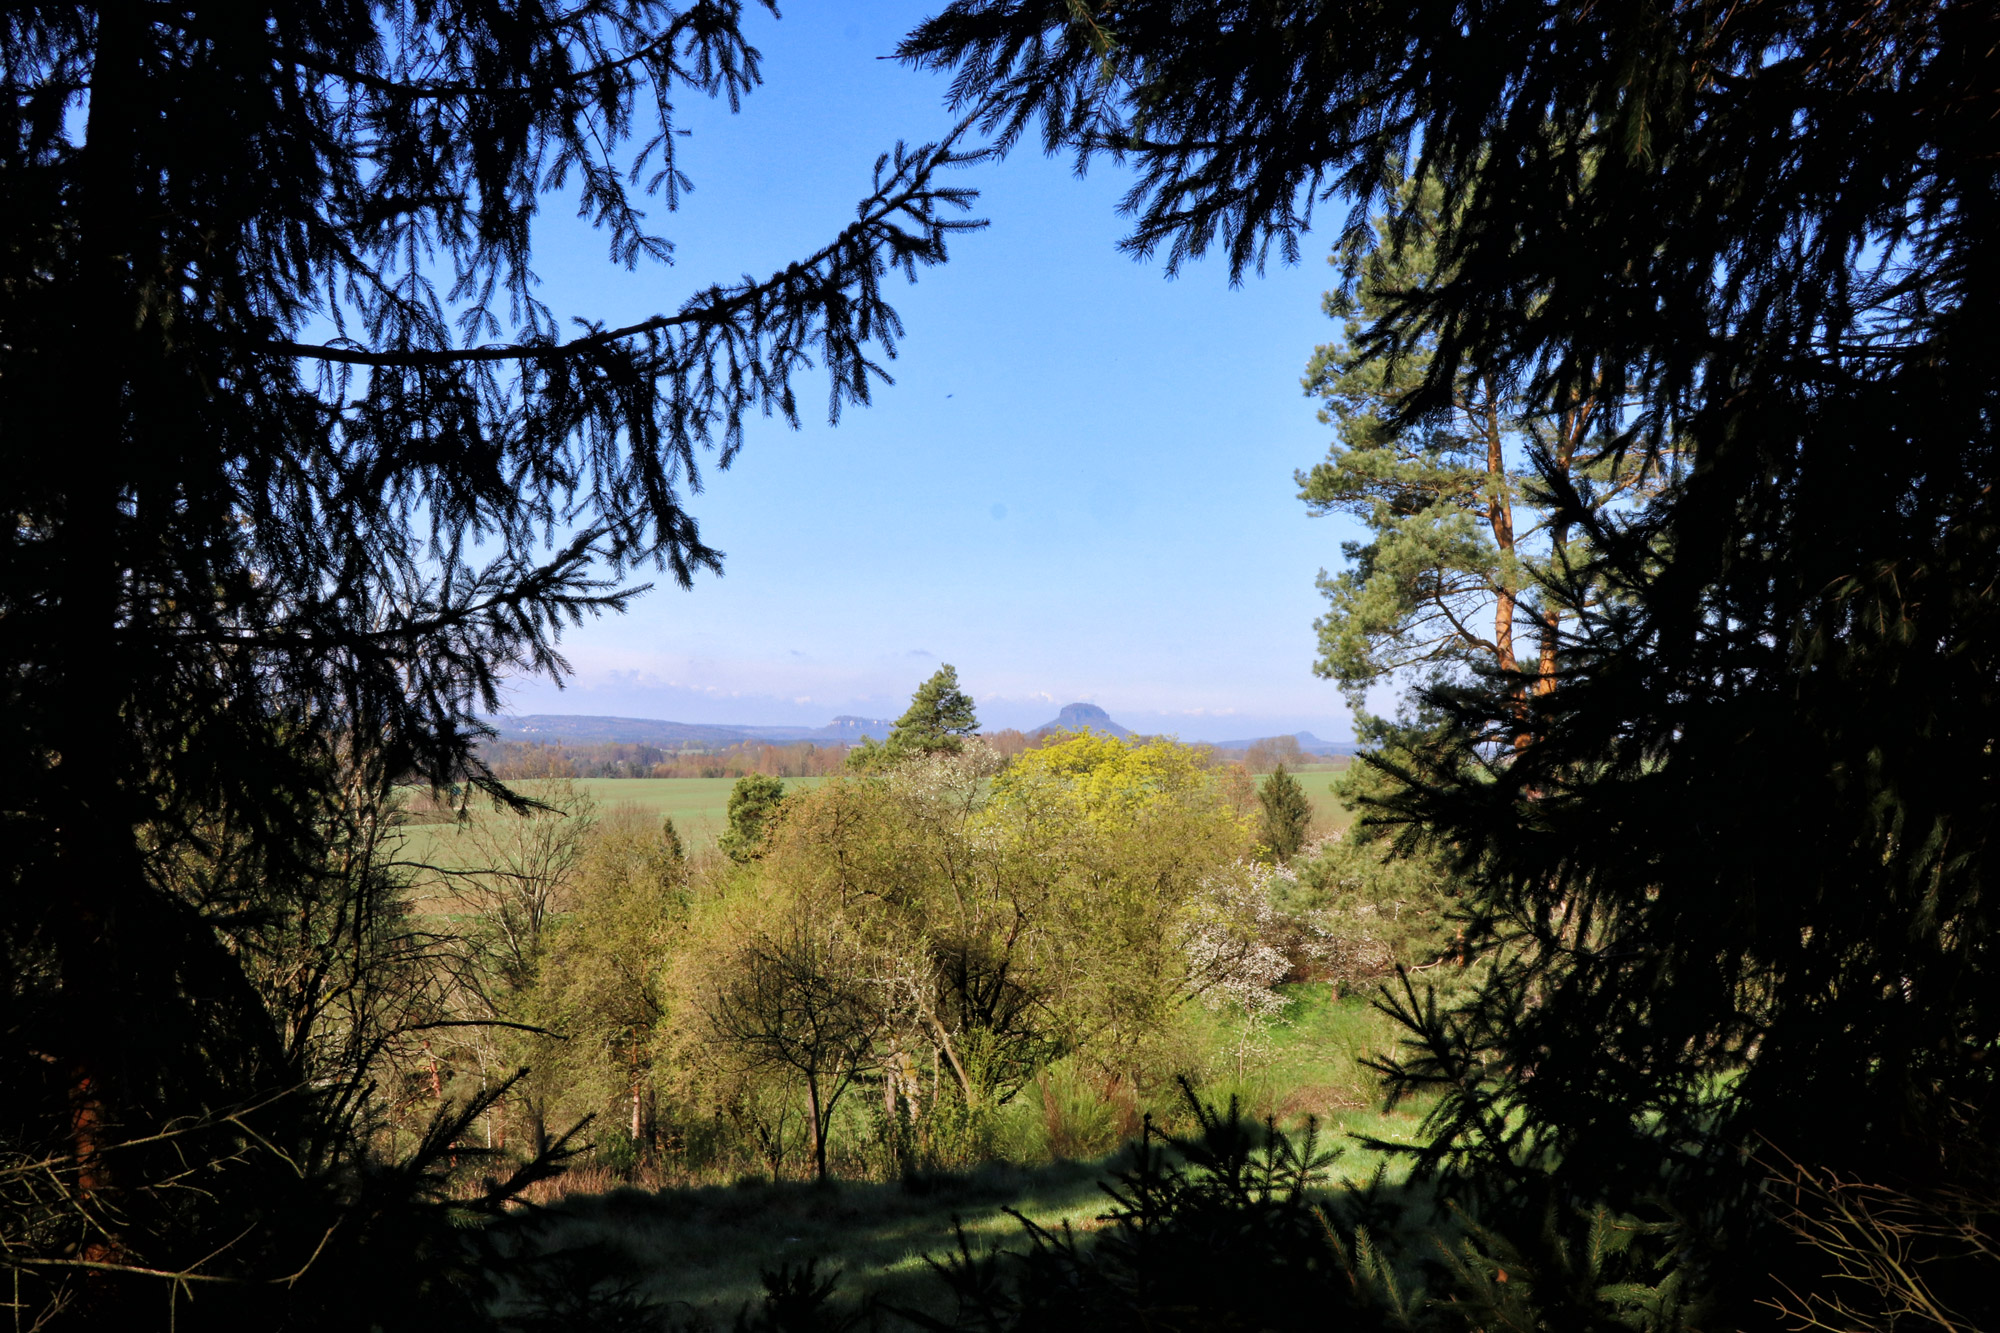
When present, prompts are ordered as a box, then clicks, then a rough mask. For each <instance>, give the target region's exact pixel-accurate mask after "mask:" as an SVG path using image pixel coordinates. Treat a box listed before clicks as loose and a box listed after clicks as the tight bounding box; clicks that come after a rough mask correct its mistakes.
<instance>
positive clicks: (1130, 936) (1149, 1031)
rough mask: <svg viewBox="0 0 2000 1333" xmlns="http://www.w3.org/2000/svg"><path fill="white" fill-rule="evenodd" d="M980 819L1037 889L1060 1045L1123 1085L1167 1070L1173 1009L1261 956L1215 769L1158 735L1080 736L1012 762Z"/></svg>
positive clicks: (1251, 842) (1236, 828)
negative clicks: (1066, 1036) (1146, 738)
mask: <svg viewBox="0 0 2000 1333" xmlns="http://www.w3.org/2000/svg"><path fill="white" fill-rule="evenodd" d="M988 820H989V822H990V826H991V827H992V828H993V829H994V830H995V831H996V833H997V834H998V835H999V841H1000V842H1001V843H1002V845H1003V846H1004V847H1005V849H1006V852H1005V854H1006V856H1007V858H1008V859H1009V861H1010V862H1011V863H1012V864H1013V865H1014V866H1015V867H1017V873H1020V874H1023V875H1025V876H1026V877H1028V878H1031V879H1033V880H1034V881H1036V882H1037V883H1038V884H1040V885H1041V886H1042V889H1043V893H1044V901H1045V914H1046V918H1047V922H1048V925H1047V932H1048V936H1049V941H1050V954H1051V957H1050V960H1049V967H1050V969H1051V970H1052V972H1054V973H1055V974H1056V975H1057V976H1059V977H1060V979H1061V992H1062V996H1063V1007H1064V1010H1065V1014H1066V1018H1067V1022H1068V1027H1069V1030H1070V1034H1071V1038H1072V1040H1073V1041H1074V1042H1075V1043H1076V1045H1077V1046H1078V1047H1080V1048H1083V1049H1084V1050H1085V1051H1086V1052H1087V1054H1088V1055H1089V1057H1090V1059H1091V1060H1092V1062H1093V1063H1095V1064H1097V1065H1098V1066H1099V1067H1100V1068H1102V1069H1103V1070H1104V1071H1105V1072H1106V1073H1107V1074H1112V1075H1115V1076H1118V1077H1122V1078H1125V1079H1128V1080H1130V1081H1131V1082H1132V1083H1133V1084H1135V1085H1144V1084H1146V1083H1148V1082H1149V1081H1150V1080H1151V1079H1152V1077H1154V1076H1156V1075H1158V1074H1159V1073H1162V1072H1167V1071H1166V1070H1165V1069H1163V1064H1164V1065H1171V1064H1172V1062H1173V1059H1174V1053H1173V1052H1172V1050H1171V1049H1170V1047H1169V1045H1168V1042H1169V1040H1170V1037H1171V1035H1172V1031H1173V1026H1174V1023H1173V1020H1174V1018H1175V1016H1176V1011H1177V1010H1178V1008H1179V1006H1180V1005H1181V1004H1182V1003H1183V1002H1184V1001H1186V1000H1188V999H1190V998H1194V997H1198V996H1202V995H1205V994H1207V993H1209V992H1212V991H1215V990H1217V989H1218V988H1223V987H1227V986H1229V985H1231V984H1233V983H1235V982H1237V981H1238V980H1240V977H1241V974H1242V970H1243V968H1244V967H1245V965H1246V964H1250V963H1251V960H1252V959H1258V958H1261V955H1260V953H1259V950H1260V949H1261V947H1262V945H1261V941H1260V940H1259V939H1258V938H1257V934H1258V930H1257V926H1256V923H1255V922H1256V913H1255V911H1254V910H1250V911H1247V912H1246V911H1245V910H1243V909H1245V908H1246V907H1249V906H1250V904H1248V903H1247V902H1246V901H1245V900H1244V897H1243V895H1242V893H1241V889H1242V887H1243V881H1244V880H1245V879H1246V876H1247V874H1248V863H1249V859H1250V855H1251V852H1252V851H1253V849H1254V846H1255V838H1254V834H1253V831H1252V829H1251V827H1250V825H1249V824H1248V823H1247V822H1246V821H1245V820H1243V819H1242V818H1241V817H1239V816H1238V815H1237V814H1236V812H1235V810H1234V809H1233V808H1232V806H1231V804H1230V802H1229V800H1228V797H1227V793H1226V791H1225V788H1224V783H1223V781H1222V780H1221V776H1220V775H1219V774H1218V773H1217V772H1216V771H1215V769H1214V768H1212V767H1211V766H1210V765H1209V764H1208V763H1207V762H1206V760H1205V757H1204V756H1203V755H1202V754H1201V753H1200V752H1199V751H1196V750H1194V749H1191V748H1189V747H1187V746H1184V745H1180V744H1177V743H1175V742H1172V741H1151V742H1146V743H1143V744H1140V743H1134V742H1131V741H1125V740H1119V739H1117V738H1114V737H1109V736H1098V735H1095V734H1092V733H1089V732H1086V733H1083V734H1081V735H1078V736H1075V737H1072V738H1070V739H1069V740H1066V741H1063V742H1060V743H1058V744H1055V745H1050V746H1046V747H1044V748H1042V749H1039V750H1033V751H1030V752H1028V753H1026V754H1024V755H1022V756H1021V757H1020V758H1019V759H1017V760H1016V761H1014V763H1013V764H1012V765H1011V766H1010V767H1009V768H1008V770H1007V771H1006V772H1005V773H1004V774H1002V775H1001V776H1000V777H999V779H997V780H996V782H995V784H994V793H993V801H992V806H991V809H990V811H989V814H988ZM1255 970H1256V968H1255V966H1254V965H1253V966H1252V971H1255ZM1275 979H1276V976H1275V974H1272V975H1270V976H1268V977H1267V978H1266V979H1265V982H1264V984H1265V985H1266V986H1268V983H1269V981H1271V980H1275Z"/></svg>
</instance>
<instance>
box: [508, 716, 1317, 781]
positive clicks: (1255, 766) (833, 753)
mask: <svg viewBox="0 0 2000 1333" xmlns="http://www.w3.org/2000/svg"><path fill="white" fill-rule="evenodd" d="M1066 734H1067V733H1063V732H1054V733H1041V734H1032V735H1031V734H1029V733H1026V732H1022V731H1019V730H1016V729H1015V728H1012V727H1008V728H1005V729H1003V730H1000V731H996V732H990V733H988V734H986V735H985V736H984V737H983V738H982V739H983V740H984V741H985V742H986V744H987V745H989V746H990V747H991V748H992V749H993V750H994V752H995V753H997V754H999V755H1000V756H1002V757H1003V758H1012V757H1014V756H1015V755H1020V754H1025V753H1027V752H1028V751H1029V750H1033V749H1037V748H1039V747H1040V746H1042V745H1044V744H1046V743H1047V742H1048V741H1050V740H1053V739H1061V738H1062V737H1063V736H1064V735H1066ZM853 748H854V747H852V746H849V745H847V744H846V743H844V742H838V741H837V742H835V743H833V744H831V745H818V744H815V743H813V742H811V741H794V742H792V743H790V744H784V745H779V744H773V743H771V742H766V741H743V742H741V743H739V744H736V745H731V746H727V747H725V748H723V749H719V750H668V749H665V748H663V747H661V746H657V745H638V744H621V743H618V742H610V741H600V742H569V741H509V740H495V741H489V742H487V743H486V745H485V746H483V747H482V749H481V751H480V753H481V755H482V757H483V758H484V759H485V761H486V763H487V764H488V765H489V766H491V768H492V770H493V774H494V776H495V777H498V778H500V779H501V780H503V781H507V782H520V781H538V780H543V779H549V778H740V777H748V776H750V775H752V774H756V775H759V776H763V777H774V778H815V777H824V776H826V775H828V774H830V773H838V772H840V771H842V769H844V768H845V767H846V766H847V757H848V754H849V753H850V752H851V751H852V749H853ZM1196 748H1198V749H1202V750H1205V751H1209V752H1211V753H1212V755H1213V757H1214V758H1215V759H1216V760H1218V761H1224V762H1231V763H1238V764H1241V765H1243V767H1245V768H1246V769H1248V770H1249V771H1250V772H1252V773H1256V774H1260V775H1261V774H1266V773H1270V772H1271V771H1273V770H1274V769H1276V768H1277V767H1278V766H1279V765H1281V764H1282V765H1283V766H1285V767H1286V768H1289V769H1293V770H1296V769H1299V768H1303V767H1306V766H1308V765H1311V764H1314V763H1319V762H1324V761H1323V760H1321V759H1320V758H1319V756H1317V755H1312V754H1308V753H1306V752H1305V751H1304V750H1303V749H1301V748H1300V746H1299V743H1298V740H1297V739H1296V738H1294V737H1291V736H1273V737H1271V738H1269V739H1266V740H1261V741H1258V742H1257V743H1256V744H1254V745H1252V746H1250V747H1249V748H1248V749H1247V750H1242V751H1238V750H1216V749H1214V747H1212V746H1197V747H1196Z"/></svg>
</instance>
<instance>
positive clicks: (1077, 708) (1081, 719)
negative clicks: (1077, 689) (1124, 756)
mask: <svg viewBox="0 0 2000 1333" xmlns="http://www.w3.org/2000/svg"><path fill="white" fill-rule="evenodd" d="M1085 727H1089V728H1090V729H1091V730H1092V731H1094V732H1097V733H1098V734H1099V735H1102V736H1130V735H1131V734H1132V732H1131V731H1130V730H1129V729H1128V728H1125V727H1121V726H1119V725H1118V724H1117V723H1116V722H1113V721H1112V720H1111V714H1109V713H1107V712H1105V711H1104V710H1103V709H1102V708H1099V707H1098V706H1097V705H1096V704H1064V705H1063V710H1062V712H1060V713H1057V714H1056V720H1055V721H1053V722H1044V723H1042V725H1041V726H1039V727H1036V728H1035V729H1034V730H1033V731H1031V732H1029V733H1028V734H1029V735H1030V736H1046V735H1048V734H1049V733H1050V732H1052V731H1082V730H1083V729H1084V728H1085Z"/></svg>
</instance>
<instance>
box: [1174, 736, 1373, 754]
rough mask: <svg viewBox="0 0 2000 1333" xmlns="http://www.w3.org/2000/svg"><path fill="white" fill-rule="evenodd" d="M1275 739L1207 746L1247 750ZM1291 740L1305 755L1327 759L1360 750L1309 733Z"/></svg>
mask: <svg viewBox="0 0 2000 1333" xmlns="http://www.w3.org/2000/svg"><path fill="white" fill-rule="evenodd" d="M1277 739H1278V738H1277V737H1276V736H1253V737H1251V738H1250V739H1248V740H1241V741H1210V742H1209V744H1210V745H1213V746H1214V747H1215V748H1216V749H1218V750H1247V749H1249V748H1250V747H1251V746H1253V745H1255V744H1256V743H1257V742H1258V741H1265V740H1277ZM1292 739H1294V740H1296V741H1297V742H1298V743H1299V748H1300V749H1301V750H1304V751H1305V752H1306V753H1307V754H1316V755H1322V756H1325V757H1327V758H1331V757H1333V756H1334V755H1341V754H1354V753H1356V752H1357V751H1358V750H1359V749H1360V747H1359V746H1357V745H1356V744H1355V743H1354V742H1353V741H1323V740H1321V739H1320V738H1319V737H1317V736H1315V735H1313V734H1312V733H1311V732H1310V731H1295V732H1293V733H1292Z"/></svg>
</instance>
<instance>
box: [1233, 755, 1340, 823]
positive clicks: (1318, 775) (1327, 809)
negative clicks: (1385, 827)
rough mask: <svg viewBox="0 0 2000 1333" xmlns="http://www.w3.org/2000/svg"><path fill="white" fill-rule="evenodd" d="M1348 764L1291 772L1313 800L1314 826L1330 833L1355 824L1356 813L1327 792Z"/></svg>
mask: <svg viewBox="0 0 2000 1333" xmlns="http://www.w3.org/2000/svg"><path fill="white" fill-rule="evenodd" d="M1348 763H1349V761H1348V760H1346V759H1341V760H1339V761H1337V762H1335V763H1330V764H1313V765H1311V766H1310V767H1307V768H1296V769H1292V770H1291V774H1292V776H1293V777H1295V778H1297V779H1298V780H1299V785H1300V786H1301V787H1304V788H1305V789H1306V795H1307V796H1308V797H1310V798H1311V800H1312V803H1313V822H1314V824H1315V825H1317V826H1318V827H1319V828H1320V829H1322V830H1323V831H1325V832H1328V833H1331V832H1333V831H1334V830H1336V829H1345V828H1346V827H1347V826H1348V825H1349V824H1352V823H1353V822H1354V812H1353V811H1352V810H1350V809H1348V808H1347V807H1346V806H1345V805H1342V804H1341V803H1340V801H1339V799H1338V798H1336V797H1335V796H1334V794H1333V793H1332V792H1330V791H1328V790H1327V787H1328V785H1329V784H1330V783H1331V782H1332V781H1333V780H1334V779H1335V778H1337V777H1339V776H1340V775H1341V774H1342V773H1344V772H1346V771H1347V765H1348ZM1257 785H1258V786H1259V787H1261V786H1263V785H1264V779H1262V778H1258V779H1257Z"/></svg>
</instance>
